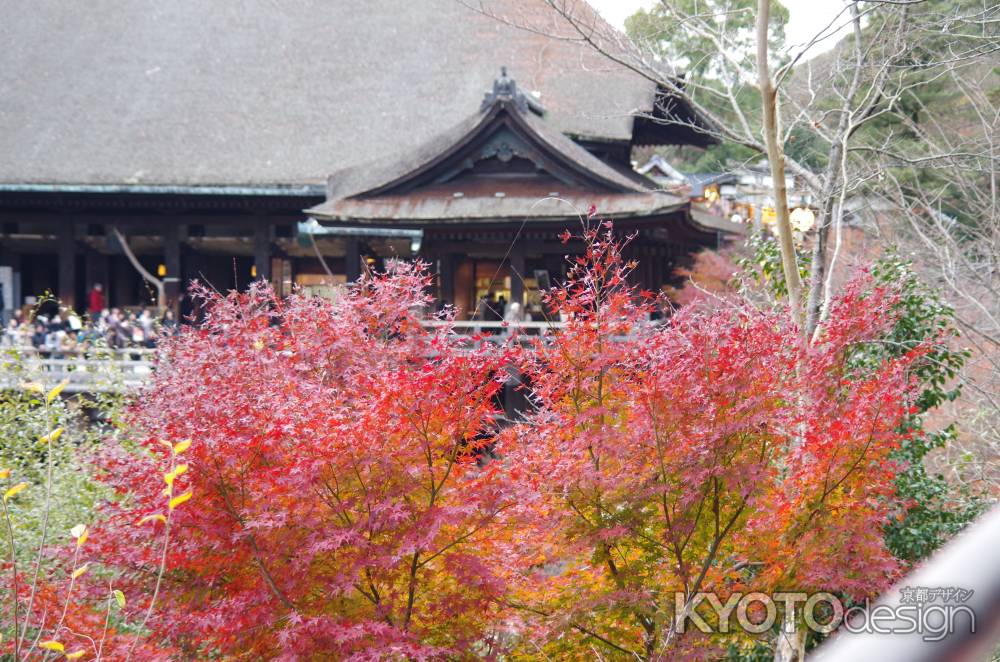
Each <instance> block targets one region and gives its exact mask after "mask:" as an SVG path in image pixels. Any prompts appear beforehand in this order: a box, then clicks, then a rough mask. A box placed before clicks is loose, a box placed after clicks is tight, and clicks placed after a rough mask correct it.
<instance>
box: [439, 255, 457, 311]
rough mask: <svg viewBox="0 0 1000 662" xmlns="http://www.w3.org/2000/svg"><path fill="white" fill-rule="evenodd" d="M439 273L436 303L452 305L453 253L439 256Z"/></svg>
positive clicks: (453, 283) (453, 297)
mask: <svg viewBox="0 0 1000 662" xmlns="http://www.w3.org/2000/svg"><path fill="white" fill-rule="evenodd" d="M439 264H440V267H439V272H438V284H439V287H440V290H439V292H438V303H440V304H441V305H444V304H454V303H455V255H454V253H446V254H445V255H442V256H441V259H440V260H439Z"/></svg>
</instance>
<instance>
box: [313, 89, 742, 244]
mask: <svg viewBox="0 0 1000 662" xmlns="http://www.w3.org/2000/svg"><path fill="white" fill-rule="evenodd" d="M545 115H546V113H545V111H544V109H543V108H542V107H541V105H540V104H539V103H537V99H534V98H533V97H532V96H531V95H530V94H526V93H524V92H523V91H522V90H520V89H519V88H518V87H517V85H516V83H515V82H514V81H513V80H512V79H511V78H509V77H508V76H507V75H506V71H504V72H503V74H502V75H501V77H500V78H499V79H497V81H496V82H495V83H494V87H493V90H492V91H491V92H489V93H487V95H486V98H485V99H484V100H483V103H482V105H481V107H480V110H479V112H476V113H473V114H472V115H470V116H469V117H468V118H466V119H465V120H463V121H462V122H460V123H458V124H457V125H455V126H454V127H452V128H451V129H450V130H448V131H446V132H444V133H442V134H440V135H438V136H436V137H434V138H433V139H431V140H428V141H427V142H426V143H424V144H422V145H420V146H418V147H417V148H416V149H414V150H413V151H411V152H409V153H405V154H400V155H398V156H397V157H396V158H394V159H390V160H388V161H382V162H376V163H372V164H366V165H361V166H354V167H351V168H346V169H343V170H341V171H338V172H335V173H333V174H332V175H331V176H330V178H329V181H328V186H327V200H326V202H324V203H322V204H320V205H317V206H315V207H313V208H311V209H308V210H307V212H306V213H308V214H309V215H310V216H311V217H313V218H315V219H317V220H319V221H321V222H328V223H329V222H347V223H360V224H386V225H388V224H391V225H393V226H400V225H414V226H426V225H452V224H457V223H470V222H473V223H475V222H496V221H502V220H505V219H508V220H514V221H517V222H520V221H521V220H523V219H531V220H535V221H544V220H559V219H573V218H576V217H578V216H582V215H585V214H586V213H587V211H588V209H589V208H590V207H591V206H593V207H595V208H596V209H597V210H598V212H599V214H600V215H601V216H602V217H609V218H614V219H625V218H650V217H657V216H659V217H663V216H667V215H670V214H675V213H676V212H684V211H685V210H687V209H688V208H689V203H688V201H687V200H686V199H684V198H680V197H677V196H674V195H671V194H669V193H666V192H663V191H661V190H657V189H656V185H655V184H654V183H653V182H652V181H651V180H648V179H646V178H644V177H642V176H640V175H638V174H636V173H635V172H633V171H632V170H631V169H625V168H620V167H616V165H614V164H611V163H608V162H605V161H603V160H602V159H600V158H598V157H597V156H595V155H594V154H592V153H591V152H589V151H587V150H586V149H584V148H583V147H582V146H580V145H579V144H577V143H576V142H574V141H573V140H572V139H571V138H569V137H568V136H566V135H564V134H563V133H561V132H560V131H558V130H557V129H556V128H555V127H553V126H552V125H551V124H550V123H549V122H547V118H546V117H545ZM685 216H686V218H687V219H688V220H689V221H690V220H691V216H690V214H686V215H685ZM691 222H692V223H694V221H691ZM700 229H702V230H704V231H715V230H718V229H720V228H706V227H701V228H700ZM727 229H728V228H727Z"/></svg>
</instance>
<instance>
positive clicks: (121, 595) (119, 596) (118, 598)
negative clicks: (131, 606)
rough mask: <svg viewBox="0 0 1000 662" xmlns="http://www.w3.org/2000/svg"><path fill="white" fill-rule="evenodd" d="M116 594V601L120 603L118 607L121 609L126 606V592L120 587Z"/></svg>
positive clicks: (115, 591)
mask: <svg viewBox="0 0 1000 662" xmlns="http://www.w3.org/2000/svg"><path fill="white" fill-rule="evenodd" d="M114 594H115V602H117V603H118V608H119V609H124V608H125V594H124V593H122V592H121V591H119V590H118V589H115V590H114Z"/></svg>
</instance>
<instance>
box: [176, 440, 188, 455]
mask: <svg viewBox="0 0 1000 662" xmlns="http://www.w3.org/2000/svg"><path fill="white" fill-rule="evenodd" d="M190 447H191V440H190V439H185V440H184V441H182V442H180V443H179V444H177V445H176V446H174V455H180V454H181V453H183V452H184V451H186V450H187V449H188V448H190Z"/></svg>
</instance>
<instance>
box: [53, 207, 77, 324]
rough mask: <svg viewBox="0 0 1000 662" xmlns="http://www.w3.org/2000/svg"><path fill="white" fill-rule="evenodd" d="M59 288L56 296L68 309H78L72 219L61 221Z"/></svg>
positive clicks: (74, 238)
mask: <svg viewBox="0 0 1000 662" xmlns="http://www.w3.org/2000/svg"><path fill="white" fill-rule="evenodd" d="M58 244H59V287H58V291H57V292H56V295H57V296H58V297H59V301H60V303H61V304H62V305H64V306H66V307H67V308H74V309H75V308H76V236H75V232H74V223H73V219H72V218H61V219H59V239H58Z"/></svg>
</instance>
